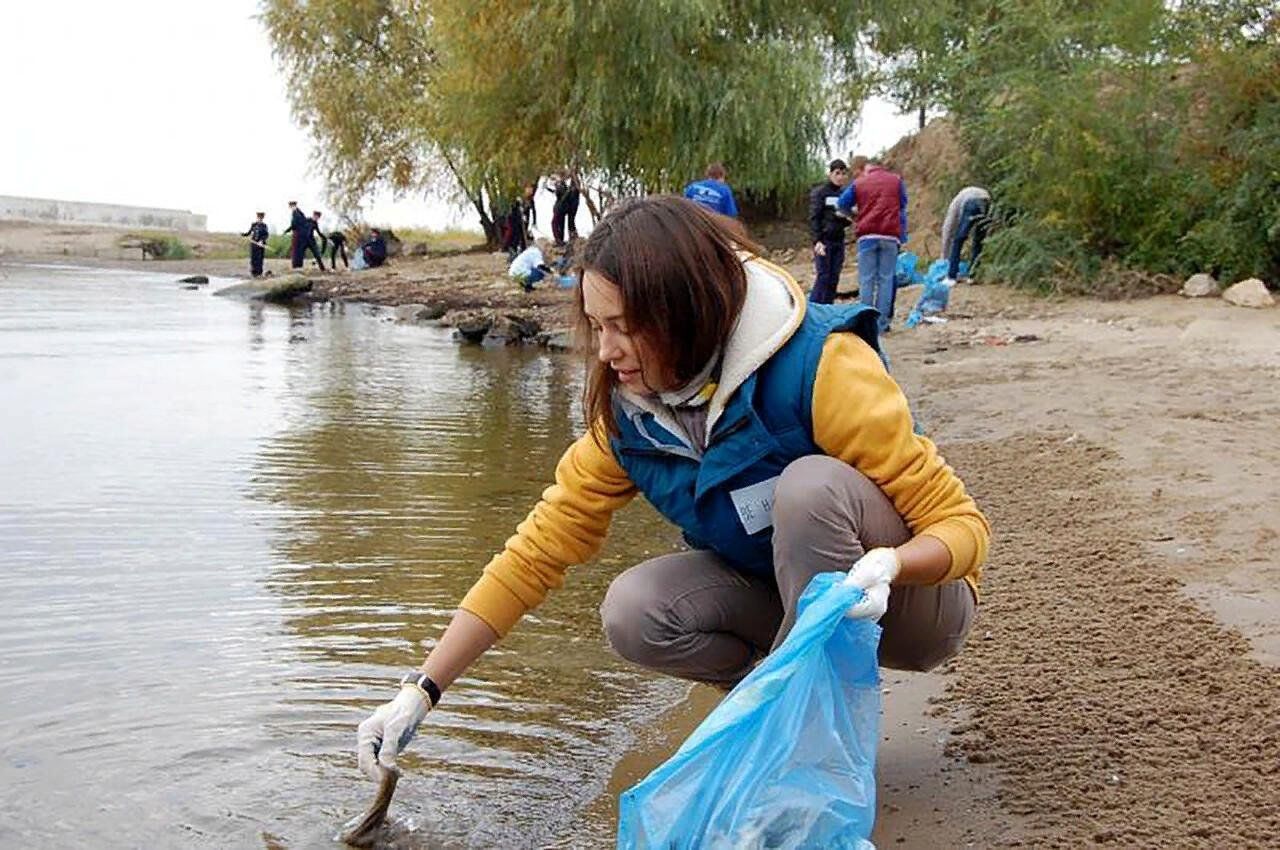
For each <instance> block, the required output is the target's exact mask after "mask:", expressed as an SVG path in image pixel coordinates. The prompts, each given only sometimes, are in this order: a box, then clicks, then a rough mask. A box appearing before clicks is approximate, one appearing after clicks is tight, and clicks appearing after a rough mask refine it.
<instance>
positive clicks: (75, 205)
mask: <svg viewBox="0 0 1280 850" xmlns="http://www.w3.org/2000/svg"><path fill="white" fill-rule="evenodd" d="M0 219H9V220H16V221H41V222H58V223H65V224H107V225H114V226H116V227H154V228H159V229H161V230H206V229H208V217H207V216H203V215H196V214H195V213H193V212H191V211H190V210H166V209H158V208H155V207H128V206H124V205H123V204H89V203H84V202H81V201H51V200H48V199H46V198H18V197H14V196H12V195H0Z"/></svg>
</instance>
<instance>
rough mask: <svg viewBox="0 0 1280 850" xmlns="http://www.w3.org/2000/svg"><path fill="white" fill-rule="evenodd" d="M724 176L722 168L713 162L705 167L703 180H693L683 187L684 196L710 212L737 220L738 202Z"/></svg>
mask: <svg viewBox="0 0 1280 850" xmlns="http://www.w3.org/2000/svg"><path fill="white" fill-rule="evenodd" d="M726 176H727V174H726V173H725V170H724V166H723V165H721V164H720V163H718V162H713V163H711V164H710V165H708V166H707V176H706V178H705V179H703V180H695V181H694V182H692V183H690V184H689V185H688V186H685V187H684V196H685V197H686V198H688V199H689V200H691V201H693V202H694V203H695V204H701V205H702V206H704V207H706V208H707V209H709V210H711V211H712V212H717V213H720V215H727V216H729V217H730V218H737V217H738V202H737V201H735V200H734V198H733V189H731V188H729V184H728V183H726V182H725V177H726Z"/></svg>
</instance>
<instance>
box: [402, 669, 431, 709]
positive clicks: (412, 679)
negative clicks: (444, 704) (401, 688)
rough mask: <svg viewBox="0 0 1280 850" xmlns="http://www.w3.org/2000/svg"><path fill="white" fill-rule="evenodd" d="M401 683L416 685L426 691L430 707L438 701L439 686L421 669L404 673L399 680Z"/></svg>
mask: <svg viewBox="0 0 1280 850" xmlns="http://www.w3.org/2000/svg"><path fill="white" fill-rule="evenodd" d="M400 684H401V685H417V686H418V687H420V688H422V690H424V691H426V694H427V699H429V700H431V707H432V708H435V707H436V703H438V702H440V686H439V685H437V684H436V683H435V682H433V681H431V677H430V676H428V675H427V674H426V673H423V672H422V671H421V670H414V671H413V672H412V673H406V674H405V675H404V678H403V679H401V680H400Z"/></svg>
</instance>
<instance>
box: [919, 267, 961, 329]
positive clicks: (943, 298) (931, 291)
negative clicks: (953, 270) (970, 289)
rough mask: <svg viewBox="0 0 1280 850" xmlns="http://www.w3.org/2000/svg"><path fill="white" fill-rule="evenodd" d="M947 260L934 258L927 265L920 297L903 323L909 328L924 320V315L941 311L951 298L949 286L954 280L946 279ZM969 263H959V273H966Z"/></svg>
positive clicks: (945, 307)
mask: <svg viewBox="0 0 1280 850" xmlns="http://www.w3.org/2000/svg"><path fill="white" fill-rule="evenodd" d="M947 265H948V264H947V261H946V260H934V261H933V264H932V265H930V266H929V271H927V272H926V273H925V276H924V289H923V290H922V291H921V292H920V298H919V299H917V300H916V306H914V307H912V308H911V312H910V313H908V314H907V320H906V322H904V324H905V325H906V326H907V327H909V328H914V327H915V326H916V325H918V324H920V323H921V322H922V321H924V317H925V316H932V315H936V314H938V313H941V312H943V311H944V310H946V309H947V302H949V301H950V300H951V287H952V285H953V284H954V283H955V281H950V282H948V281H947ZM968 271H969V264H968V263H966V262H963V261H962V262H961V263H960V274H962V275H964V274H967V273H968Z"/></svg>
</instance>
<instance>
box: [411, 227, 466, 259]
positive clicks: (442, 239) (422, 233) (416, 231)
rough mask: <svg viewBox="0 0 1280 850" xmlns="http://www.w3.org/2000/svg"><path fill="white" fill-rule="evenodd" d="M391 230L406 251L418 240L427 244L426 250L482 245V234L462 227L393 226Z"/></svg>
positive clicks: (445, 249) (434, 250)
mask: <svg viewBox="0 0 1280 850" xmlns="http://www.w3.org/2000/svg"><path fill="white" fill-rule="evenodd" d="M391 231H392V232H393V233H395V235H396V238H397V239H399V240H400V241H401V242H403V243H404V247H405V250H406V251H407V250H408V249H409V248H410V247H412V246H413V245H415V244H417V243H419V242H425V243H426V244H427V250H428V251H431V252H433V253H434V252H436V251H466V250H469V249H471V248H475V247H476V246H477V245H480V246H483V245H484V234H483V233H481V232H480V231H478V230H468V229H466V228H464V227H451V228H448V229H446V230H430V229H428V228H425V227H393V228H391Z"/></svg>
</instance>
